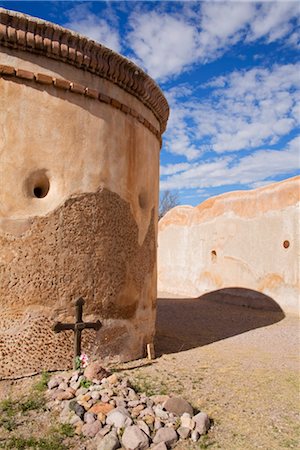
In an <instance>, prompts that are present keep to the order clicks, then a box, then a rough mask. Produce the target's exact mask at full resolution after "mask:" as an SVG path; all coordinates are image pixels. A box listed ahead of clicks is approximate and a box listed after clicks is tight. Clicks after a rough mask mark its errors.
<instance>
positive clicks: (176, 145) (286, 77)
mask: <svg viewBox="0 0 300 450" xmlns="http://www.w3.org/2000/svg"><path fill="white" fill-rule="evenodd" d="M299 73H300V63H298V64H286V65H274V66H273V67H271V68H268V69H267V68H256V67H254V68H252V69H250V70H247V71H234V72H232V73H230V74H228V75H227V76H221V77H218V78H215V79H213V80H211V82H210V83H207V84H206V86H205V87H206V88H210V89H209V93H208V94H207V95H206V96H202V97H201V102H200V101H198V100H197V99H196V95H197V93H196V92H195V94H194V97H193V96H191V97H190V98H188V97H186V98H182V96H180V87H177V88H176V90H175V91H174V90H171V93H170V95H169V96H168V100H169V103H170V105H171V115H170V121H169V127H168V131H167V133H166V135H165V139H166V149H167V150H168V151H169V152H171V153H174V154H177V155H182V156H185V157H186V159H188V160H193V159H197V158H198V157H199V156H200V155H202V154H203V153H206V152H207V151H213V152H216V153H219V154H223V153H225V152H236V151H239V150H247V149H248V150H249V149H255V148H257V147H261V146H263V145H269V146H270V145H275V144H276V143H277V142H278V141H279V139H280V138H281V137H282V136H285V135H287V134H288V133H289V132H290V131H291V130H292V129H295V128H297V127H298V126H299V124H300V114H299V100H300V94H299V93H300V77H299Z"/></svg>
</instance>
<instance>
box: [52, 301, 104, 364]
mask: <svg viewBox="0 0 300 450" xmlns="http://www.w3.org/2000/svg"><path fill="white" fill-rule="evenodd" d="M83 305H84V300H83V298H82V297H80V298H79V299H78V300H76V302H75V308H76V312H75V323H61V322H57V323H56V324H55V325H54V326H53V331H55V333H60V332H61V331H66V330H72V331H74V362H73V367H74V369H76V357H77V356H80V354H81V332H82V330H85V329H88V328H90V329H93V330H99V329H100V328H101V322H100V320H97V322H84V321H83V319H82V309H83Z"/></svg>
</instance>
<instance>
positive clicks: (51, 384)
mask: <svg viewBox="0 0 300 450" xmlns="http://www.w3.org/2000/svg"><path fill="white" fill-rule="evenodd" d="M58 385H59V381H58V380H57V379H56V378H51V380H50V381H49V382H48V389H54V388H56V387H57V386H58Z"/></svg>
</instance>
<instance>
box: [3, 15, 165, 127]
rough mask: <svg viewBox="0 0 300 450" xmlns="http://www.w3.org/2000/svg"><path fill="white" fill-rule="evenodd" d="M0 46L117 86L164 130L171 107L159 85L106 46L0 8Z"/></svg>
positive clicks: (50, 24) (42, 21)
mask: <svg viewBox="0 0 300 450" xmlns="http://www.w3.org/2000/svg"><path fill="white" fill-rule="evenodd" d="M0 46H4V47H8V48H13V49H18V50H22V51H27V52H30V53H36V54H40V55H43V56H46V57H48V58H52V59H55V60H59V61H63V62H65V63H68V64H71V65H73V66H75V67H77V68H79V69H83V70H88V71H89V72H91V73H94V74H96V75H98V76H100V77H102V78H105V79H107V80H109V81H111V82H113V83H115V84H117V85H118V86H119V87H121V88H122V89H124V90H125V91H127V92H128V93H130V94H131V95H134V96H135V97H137V98H138V99H139V100H140V101H141V102H142V103H143V104H144V105H145V106H147V107H148V108H149V109H150V110H151V111H152V113H153V114H154V115H155V117H156V118H157V120H158V121H159V123H160V132H161V134H162V133H163V132H164V131H165V129H166V125H167V120H168V117H169V106H168V103H167V100H166V98H165V97H164V95H163V93H162V91H161V90H160V88H159V87H158V85H157V84H156V83H155V82H154V80H152V78H151V77H150V76H149V75H147V74H146V73H145V72H144V71H143V70H142V69H140V68H139V67H138V66H136V65H135V64H134V63H133V62H131V61H130V60H128V59H127V58H125V57H124V56H121V55H119V54H118V53H116V52H114V51H112V50H110V49H108V48H107V47H105V46H104V45H101V44H98V43H96V42H94V41H92V40H89V39H88V38H86V37H84V36H82V35H80V34H77V33H74V32H72V31H70V30H67V29H65V28H63V27H60V26H59V25H55V24H53V23H51V22H46V21H44V20H42V19H38V18H35V17H31V16H28V15H26V14H21V13H18V12H15V11H9V10H6V9H3V8H0Z"/></svg>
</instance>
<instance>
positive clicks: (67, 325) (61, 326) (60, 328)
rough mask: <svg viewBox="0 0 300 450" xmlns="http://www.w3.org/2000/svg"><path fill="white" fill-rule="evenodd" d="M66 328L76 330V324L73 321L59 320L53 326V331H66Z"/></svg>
mask: <svg viewBox="0 0 300 450" xmlns="http://www.w3.org/2000/svg"><path fill="white" fill-rule="evenodd" d="M65 330H73V331H74V330H75V325H74V324H73V323H61V322H57V323H56V324H55V325H54V326H53V331H54V332H55V333H59V332H60V331H65Z"/></svg>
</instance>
